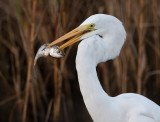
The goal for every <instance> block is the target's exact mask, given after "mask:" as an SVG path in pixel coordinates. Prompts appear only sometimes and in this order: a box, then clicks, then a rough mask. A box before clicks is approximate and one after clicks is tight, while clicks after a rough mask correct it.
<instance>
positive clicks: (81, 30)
mask: <svg viewBox="0 0 160 122" xmlns="http://www.w3.org/2000/svg"><path fill="white" fill-rule="evenodd" d="M94 27H95V24H93V23H91V24H87V25H81V26H79V27H77V28H75V29H74V30H72V31H70V32H69V33H67V34H65V35H64V36H62V37H60V38H58V39H57V40H55V41H53V42H52V43H51V44H49V45H48V46H47V47H46V48H49V47H51V46H53V45H57V44H58V43H60V42H63V41H65V40H68V41H67V42H66V43H64V44H62V45H61V46H60V49H64V48H66V47H68V46H70V45H72V44H74V43H76V42H78V41H80V40H81V37H82V36H83V35H85V34H87V33H90V32H92V31H94V30H95V29H94Z"/></svg>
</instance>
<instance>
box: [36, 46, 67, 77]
mask: <svg viewBox="0 0 160 122" xmlns="http://www.w3.org/2000/svg"><path fill="white" fill-rule="evenodd" d="M48 45H49V44H44V45H42V46H41V47H40V48H39V49H38V51H37V54H36V56H35V59H34V77H36V67H35V65H36V63H37V60H38V59H39V58H40V57H47V56H51V57H53V58H62V57H64V56H65V53H64V52H63V51H62V50H61V49H60V48H59V47H58V46H56V45H53V46H52V47H49V48H47V49H45V48H46V47H47V46H48Z"/></svg>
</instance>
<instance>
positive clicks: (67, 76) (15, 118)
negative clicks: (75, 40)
mask: <svg viewBox="0 0 160 122" xmlns="http://www.w3.org/2000/svg"><path fill="white" fill-rule="evenodd" d="M159 6H160V1H159V0H140V1H139V0H127V1H124V0H49V1H44V0H23V1H22V0H6V1H2V0H1V1H0V52H1V56H0V96H1V97H0V121H5V122H7V121H9V122H30V121H33V122H61V121H63V122H64V121H65V122H75V121H76V122H82V121H83V122H85V121H86V122H88V121H91V118H90V116H89V114H88V112H87V110H86V108H85V105H84V103H83V99H82V96H81V93H80V90H79V85H78V80H77V74H76V69H75V56H76V50H77V44H75V45H74V46H71V47H69V48H67V49H66V50H65V52H66V56H65V57H64V58H62V59H52V58H49V59H45V58H42V59H40V60H39V61H38V64H37V67H38V79H37V80H34V79H33V60H34V56H35V54H36V51H37V50H38V48H39V47H40V45H42V44H44V43H50V42H52V41H53V40H55V39H56V38H58V37H60V36H62V35H63V34H65V33H67V32H69V31H70V30H71V29H73V28H75V27H77V26H78V25H79V24H80V23H81V22H83V20H85V19H86V18H87V17H89V16H90V15H92V14H96V13H104V14H111V15H113V16H116V17H117V18H119V19H120V20H121V21H122V22H123V25H124V26H125V29H126V31H127V39H126V42H125V45H124V46H123V49H122V51H121V54H120V56H119V57H118V58H116V59H115V60H113V61H108V62H106V63H101V64H99V66H98V68H97V71H98V75H99V79H100V81H101V84H102V86H103V88H104V89H105V91H106V92H107V93H108V94H109V95H112V96H115V95H118V94H120V93H126V92H134V93H140V94H142V95H144V96H146V97H148V98H150V99H151V100H153V101H155V102H156V103H158V104H160V36H159V35H160V24H159V23H160V8H159Z"/></svg>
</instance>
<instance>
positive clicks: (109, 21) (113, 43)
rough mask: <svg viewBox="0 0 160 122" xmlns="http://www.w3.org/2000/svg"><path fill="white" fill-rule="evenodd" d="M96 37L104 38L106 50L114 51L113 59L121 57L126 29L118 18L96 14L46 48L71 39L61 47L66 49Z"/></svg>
mask: <svg viewBox="0 0 160 122" xmlns="http://www.w3.org/2000/svg"><path fill="white" fill-rule="evenodd" d="M95 35H96V36H99V37H100V38H102V40H103V42H104V45H106V46H103V47H104V48H105V47H106V48H108V47H109V48H110V50H112V51H113V50H114V52H115V55H114V56H113V57H111V58H114V57H116V56H117V55H119V52H120V50H121V48H122V46H123V44H124V41H125V38H126V32H125V29H124V27H123V25H122V23H121V22H120V21H119V20H118V19H117V18H115V17H113V16H111V15H105V14H95V15H92V16H90V17H89V18H87V19H86V20H85V21H84V22H83V23H82V24H81V25H80V26H79V27H77V28H75V29H74V30H72V31H70V32H69V33H67V34H65V35H64V36H62V37H60V38H59V39H57V40H55V41H54V42H52V43H51V44H50V45H49V46H47V47H46V48H48V47H50V46H52V45H55V44H58V43H60V42H62V41H64V40H67V39H69V40H68V41H67V42H66V43H64V44H63V45H61V46H60V48H61V49H64V48H66V47H68V46H70V45H72V44H74V43H75V42H78V41H81V40H84V39H87V38H90V37H92V36H95Z"/></svg>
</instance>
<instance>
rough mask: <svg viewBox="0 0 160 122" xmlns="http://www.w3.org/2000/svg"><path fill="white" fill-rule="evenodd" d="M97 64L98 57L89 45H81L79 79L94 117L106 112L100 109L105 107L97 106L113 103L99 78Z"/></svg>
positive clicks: (107, 106)
mask: <svg viewBox="0 0 160 122" xmlns="http://www.w3.org/2000/svg"><path fill="white" fill-rule="evenodd" d="M86 52H87V53H86ZM96 66H97V60H96V57H94V56H92V55H91V53H90V51H89V50H88V47H87V48H85V47H84V45H82V46H79V47H78V52H77V57H76V69H77V73H78V80H79V85H80V90H81V93H82V96H83V99H84V102H85V105H86V107H87V109H88V111H89V113H90V115H91V116H92V118H93V119H94V117H96V116H99V117H100V116H101V115H102V113H103V112H104V111H100V110H103V109H98V110H97V108H103V107H104V104H105V107H106V108H110V105H111V104H110V103H111V101H110V97H109V96H108V95H107V93H106V92H105V91H104V90H103V88H102V86H101V84H100V82H99V80H98V77H97V72H96ZM108 110H110V109H108ZM108 113H109V111H108Z"/></svg>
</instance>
